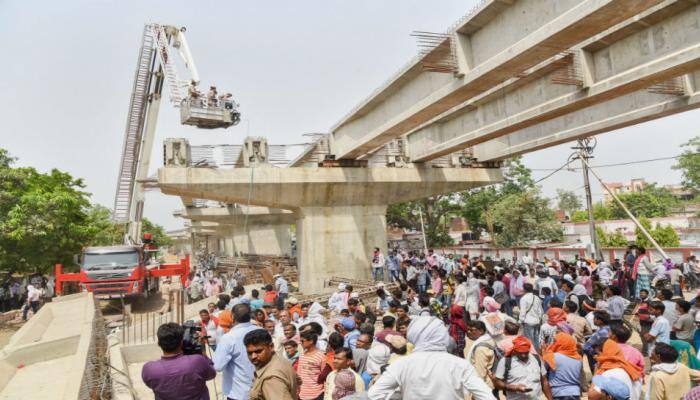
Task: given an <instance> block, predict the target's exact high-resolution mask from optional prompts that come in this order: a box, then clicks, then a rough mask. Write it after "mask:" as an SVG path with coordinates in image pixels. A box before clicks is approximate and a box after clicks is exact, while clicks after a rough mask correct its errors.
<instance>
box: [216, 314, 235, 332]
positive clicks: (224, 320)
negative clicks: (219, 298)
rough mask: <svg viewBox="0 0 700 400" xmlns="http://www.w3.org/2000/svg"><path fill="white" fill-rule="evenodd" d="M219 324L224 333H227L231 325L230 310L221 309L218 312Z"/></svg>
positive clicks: (231, 316)
mask: <svg viewBox="0 0 700 400" xmlns="http://www.w3.org/2000/svg"><path fill="white" fill-rule="evenodd" d="M219 326H220V327H221V329H223V330H224V333H228V331H230V330H231V327H232V326H233V315H231V310H223V311H221V312H220V313H219Z"/></svg>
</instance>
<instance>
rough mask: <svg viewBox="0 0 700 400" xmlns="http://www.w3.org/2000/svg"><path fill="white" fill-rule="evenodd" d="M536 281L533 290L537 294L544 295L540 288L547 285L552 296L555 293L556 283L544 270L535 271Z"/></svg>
mask: <svg viewBox="0 0 700 400" xmlns="http://www.w3.org/2000/svg"><path fill="white" fill-rule="evenodd" d="M537 276H538V278H537V281H535V292H536V293H537V295H538V296H540V297H544V295H543V294H542V289H544V288H546V287H548V288H549V290H550V291H551V294H552V296H556V295H557V290H558V289H557V283H556V282H555V281H554V279H552V278H551V277H550V276H549V274H548V273H547V272H546V271H540V272H538V273H537Z"/></svg>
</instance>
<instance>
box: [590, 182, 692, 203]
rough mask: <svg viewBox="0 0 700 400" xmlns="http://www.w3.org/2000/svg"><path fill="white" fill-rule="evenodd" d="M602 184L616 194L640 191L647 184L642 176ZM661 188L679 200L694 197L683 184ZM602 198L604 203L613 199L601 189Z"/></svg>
mask: <svg viewBox="0 0 700 400" xmlns="http://www.w3.org/2000/svg"><path fill="white" fill-rule="evenodd" d="M604 185H605V187H607V188H608V189H610V191H612V192H613V193H615V194H616V195H619V194H625V193H636V192H641V191H642V190H644V188H646V187H647V186H649V184H648V183H647V182H646V180H644V178H634V179H630V181H629V182H628V183H626V184H624V183H620V182H610V183H604ZM663 188H664V189H666V190H668V191H669V192H670V193H671V195H673V197H675V198H677V199H679V200H690V199H692V198H693V197H694V195H693V192H692V191H690V190H688V189H686V188H684V187H683V185H664V186H663ZM603 199H604V200H605V202H606V203H608V202H611V201H613V198H612V196H611V195H610V193H608V192H607V190H606V191H603Z"/></svg>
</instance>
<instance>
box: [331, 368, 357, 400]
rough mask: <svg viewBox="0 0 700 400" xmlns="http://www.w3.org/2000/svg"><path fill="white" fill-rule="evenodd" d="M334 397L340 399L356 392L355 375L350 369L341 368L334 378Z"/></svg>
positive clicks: (334, 399) (336, 399)
mask: <svg viewBox="0 0 700 400" xmlns="http://www.w3.org/2000/svg"><path fill="white" fill-rule="evenodd" d="M333 384H334V385H335V386H334V387H333V393H332V397H331V398H332V399H333V400H339V399H342V398H343V397H345V396H348V395H351V394H353V393H355V375H354V374H353V373H352V371H350V370H349V369H341V370H340V371H338V372H337V373H336V375H335V379H333Z"/></svg>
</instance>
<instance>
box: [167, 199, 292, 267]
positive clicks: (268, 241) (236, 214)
mask: <svg viewBox="0 0 700 400" xmlns="http://www.w3.org/2000/svg"><path fill="white" fill-rule="evenodd" d="M174 215H175V216H178V217H181V218H185V219H188V220H190V221H193V222H195V221H204V222H211V223H216V226H212V225H210V226H209V227H210V228H215V229H213V230H210V232H208V233H213V234H216V235H218V236H217V238H218V240H219V245H218V247H219V253H223V254H224V255H227V256H232V255H234V254H256V255H291V254H292V236H291V225H293V224H294V223H295V222H296V219H295V217H294V213H293V212H291V211H288V210H281V209H275V208H268V207H256V206H251V207H248V206H241V205H238V204H229V205H225V204H222V205H221V206H219V207H214V206H208V207H186V208H185V209H182V210H179V211H176V212H175V213H174ZM196 226H197V225H193V228H195V229H196ZM203 228H204V227H203ZM212 231H213V232H212Z"/></svg>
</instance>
